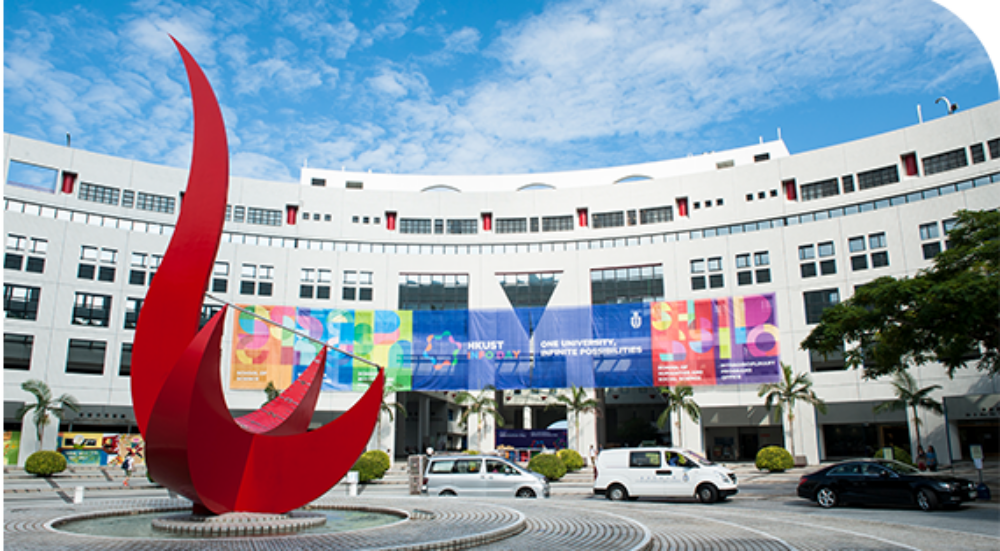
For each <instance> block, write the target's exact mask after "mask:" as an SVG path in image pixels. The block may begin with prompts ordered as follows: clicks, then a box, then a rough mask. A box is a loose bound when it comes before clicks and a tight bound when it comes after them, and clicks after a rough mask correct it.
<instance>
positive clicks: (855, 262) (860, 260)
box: [851, 254, 868, 272]
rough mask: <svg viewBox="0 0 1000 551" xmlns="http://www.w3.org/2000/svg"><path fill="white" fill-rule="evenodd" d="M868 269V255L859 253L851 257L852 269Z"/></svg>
mask: <svg viewBox="0 0 1000 551" xmlns="http://www.w3.org/2000/svg"><path fill="white" fill-rule="evenodd" d="M867 269H868V255H863V254H859V255H856V256H852V257H851V270H853V271H855V272H857V271H860V270H867Z"/></svg>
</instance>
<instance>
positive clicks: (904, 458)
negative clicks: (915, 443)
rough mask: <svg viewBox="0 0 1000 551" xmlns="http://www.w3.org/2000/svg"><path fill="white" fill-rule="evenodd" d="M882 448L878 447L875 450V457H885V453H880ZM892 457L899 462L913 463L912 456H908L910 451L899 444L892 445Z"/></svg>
mask: <svg viewBox="0 0 1000 551" xmlns="http://www.w3.org/2000/svg"><path fill="white" fill-rule="evenodd" d="M884 449H885V448H879V450H878V451H877V452H875V457H878V458H882V457H885V454H884V453H882V450H884ZM892 458H893V459H895V460H896V461H899V462H900V463H906V464H907V465H913V457H911V456H910V452H908V451H906V450H904V449H903V448H900V447H899V446H893V447H892Z"/></svg>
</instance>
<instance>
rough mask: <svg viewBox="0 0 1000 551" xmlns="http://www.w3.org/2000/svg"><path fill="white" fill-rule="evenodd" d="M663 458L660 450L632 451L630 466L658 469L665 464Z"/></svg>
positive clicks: (629, 459) (629, 460)
mask: <svg viewBox="0 0 1000 551" xmlns="http://www.w3.org/2000/svg"><path fill="white" fill-rule="evenodd" d="M662 461H663V458H662V456H661V455H660V452H658V451H648V452H630V453H629V456H628V464H629V467H633V468H637V469H658V468H660V466H661V465H662V464H663V463H662Z"/></svg>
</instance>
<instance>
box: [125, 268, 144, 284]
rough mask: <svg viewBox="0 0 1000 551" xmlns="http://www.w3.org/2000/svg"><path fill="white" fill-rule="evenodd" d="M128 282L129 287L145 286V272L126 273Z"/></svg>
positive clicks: (131, 271)
mask: <svg viewBox="0 0 1000 551" xmlns="http://www.w3.org/2000/svg"><path fill="white" fill-rule="evenodd" d="M128 282H129V284H130V285H145V284H146V271H145V270H130V271H129V273H128Z"/></svg>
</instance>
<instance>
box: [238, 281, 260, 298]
mask: <svg viewBox="0 0 1000 551" xmlns="http://www.w3.org/2000/svg"><path fill="white" fill-rule="evenodd" d="M256 288H257V282H255V281H241V282H240V294H241V295H252V294H254V290H255V289H256Z"/></svg>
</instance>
